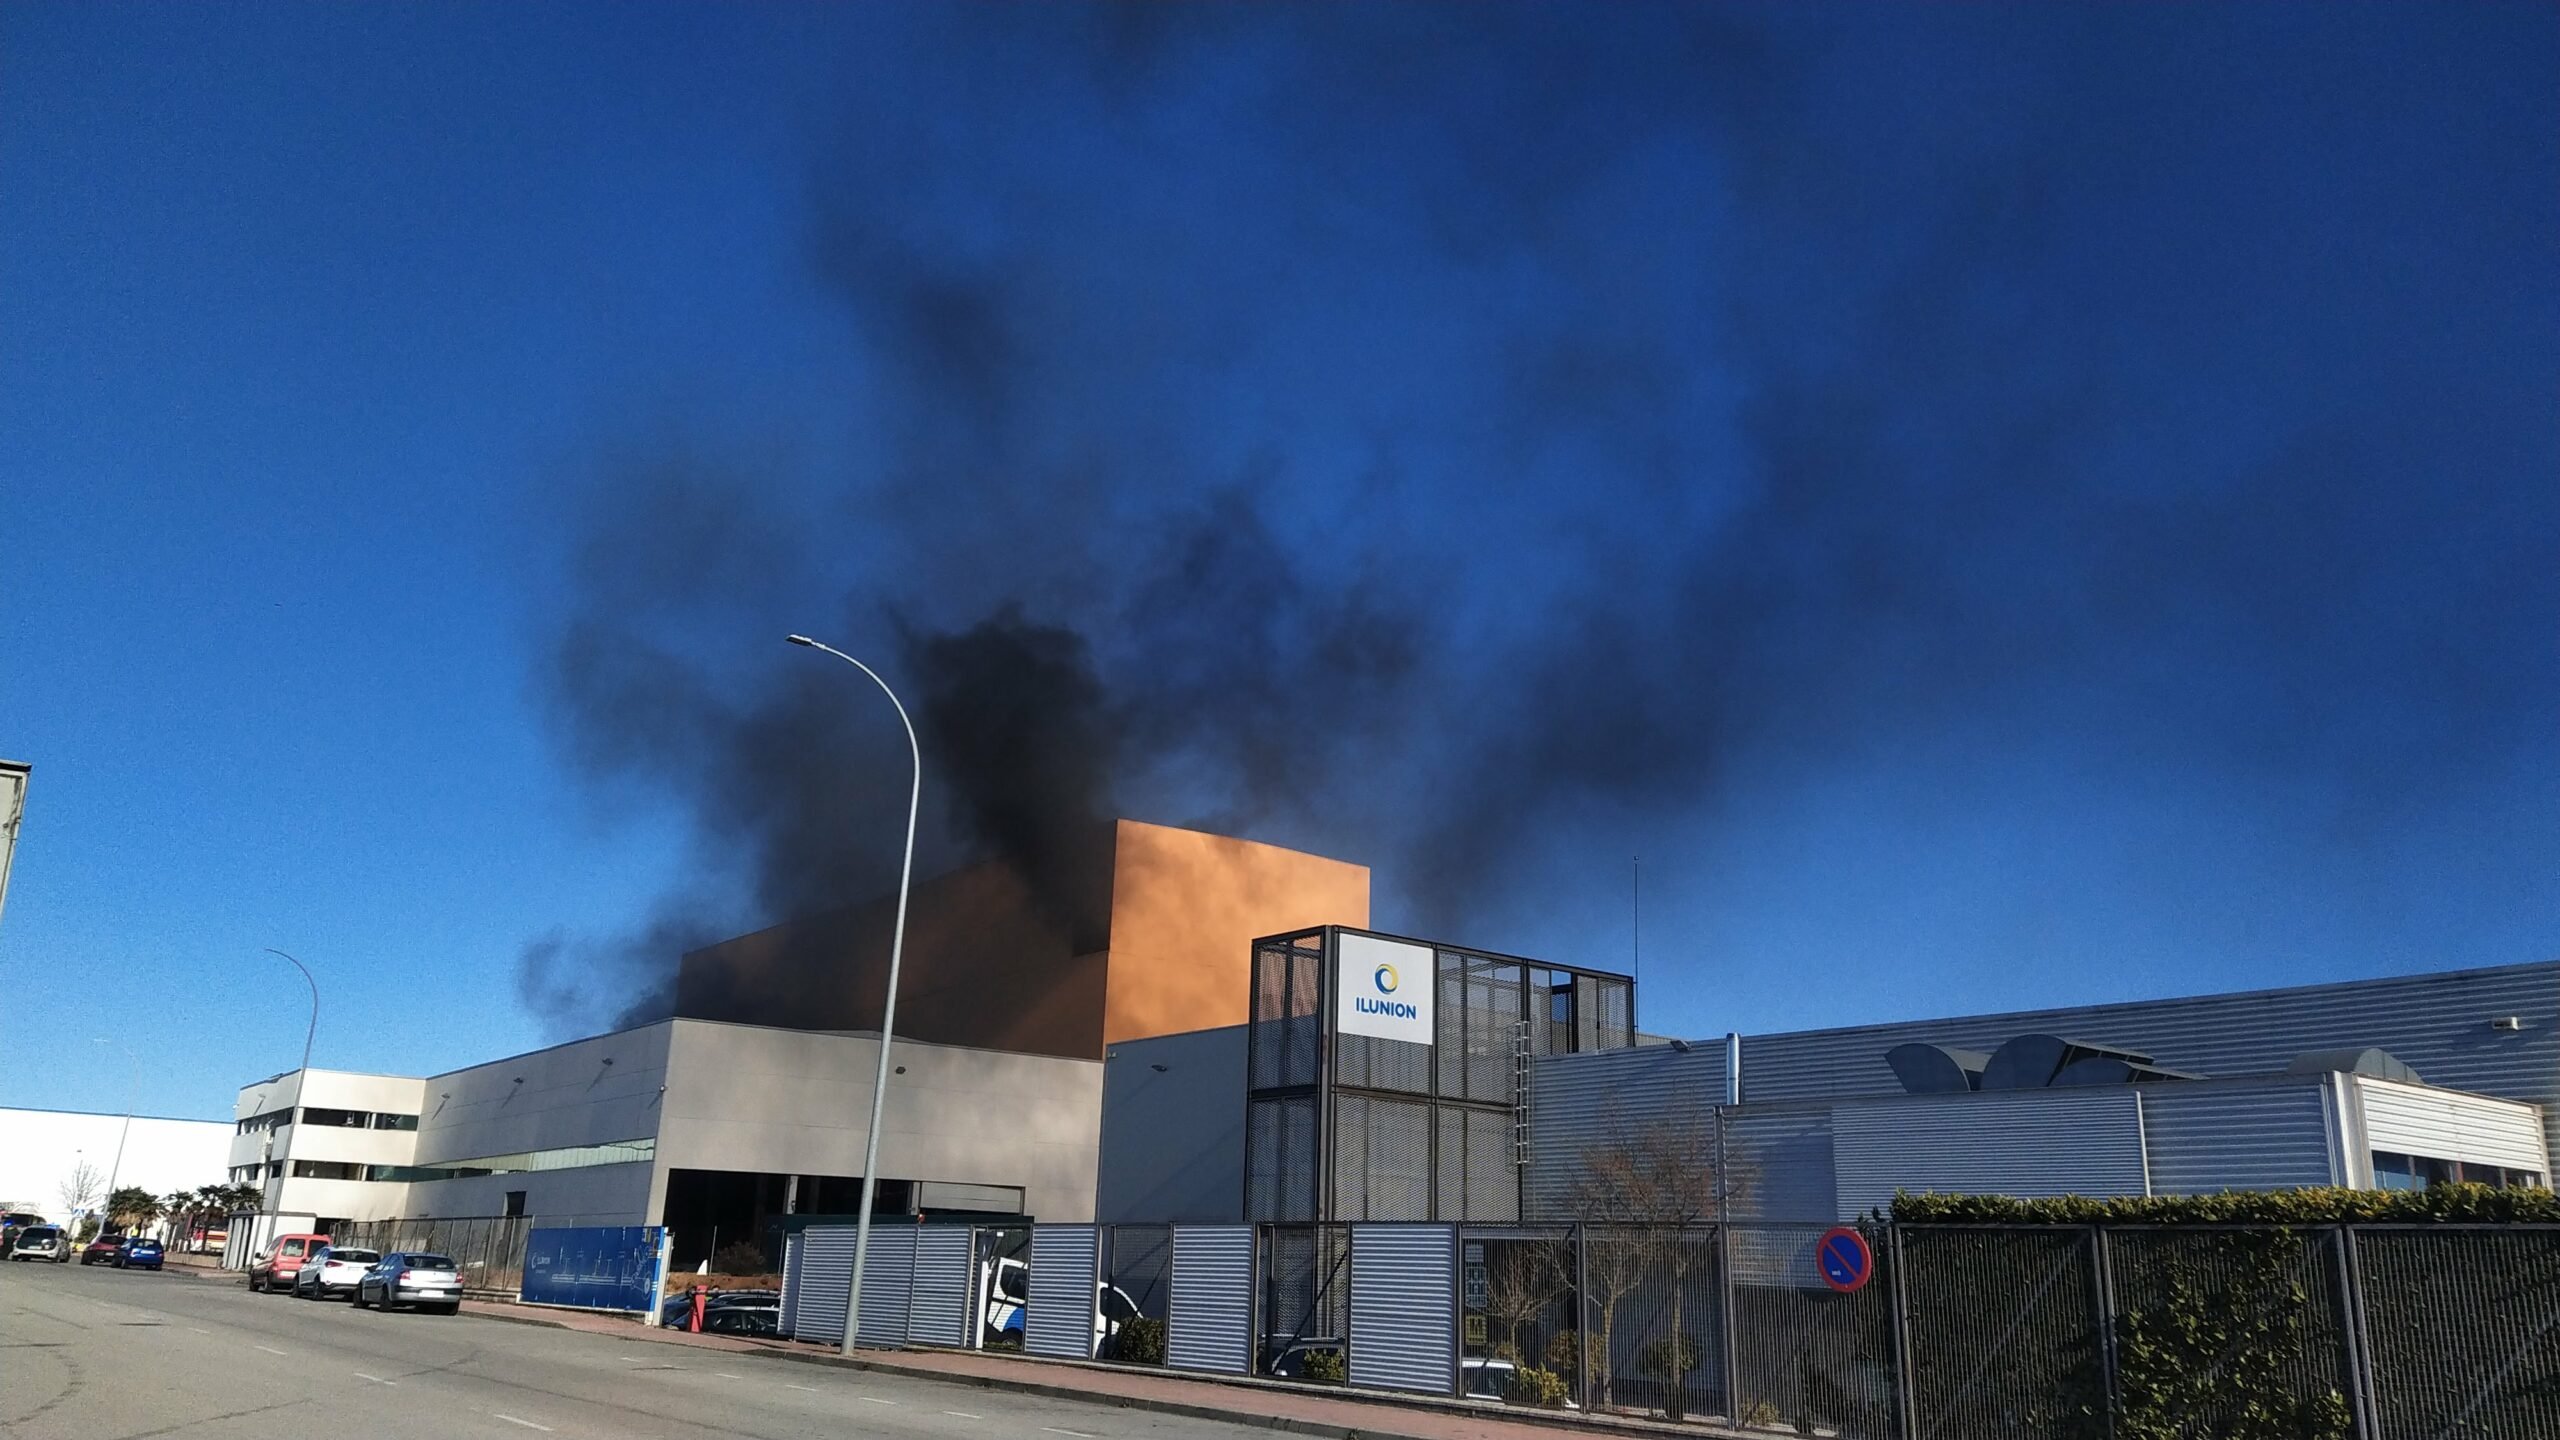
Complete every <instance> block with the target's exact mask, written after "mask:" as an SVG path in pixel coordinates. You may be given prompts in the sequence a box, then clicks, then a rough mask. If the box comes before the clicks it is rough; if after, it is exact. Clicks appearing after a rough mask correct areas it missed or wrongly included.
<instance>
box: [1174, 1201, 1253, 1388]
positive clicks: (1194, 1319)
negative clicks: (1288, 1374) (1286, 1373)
mask: <svg viewBox="0 0 2560 1440" xmlns="http://www.w3.org/2000/svg"><path fill="white" fill-rule="evenodd" d="M1166 1300H1167V1305H1166V1309H1167V1311H1168V1312H1169V1314H1168V1319H1167V1321H1166V1324H1165V1363H1166V1364H1167V1365H1169V1366H1171V1367H1172V1368H1174V1369H1176V1370H1201V1371H1207V1372H1209V1373H1211V1374H1217V1375H1245V1374H1250V1373H1252V1370H1253V1227H1252V1226H1250V1225H1183V1226H1177V1227H1176V1228H1175V1229H1174V1232H1173V1275H1172V1279H1171V1281H1170V1282H1169V1285H1168V1287H1167V1295H1166Z"/></svg>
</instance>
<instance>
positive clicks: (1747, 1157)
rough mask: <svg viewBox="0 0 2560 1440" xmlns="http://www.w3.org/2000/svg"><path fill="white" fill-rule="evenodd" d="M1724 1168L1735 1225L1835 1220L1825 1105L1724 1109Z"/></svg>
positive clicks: (1836, 1195) (1828, 1117)
mask: <svg viewBox="0 0 2560 1440" xmlns="http://www.w3.org/2000/svg"><path fill="white" fill-rule="evenodd" d="M1724 1167H1725V1184H1726V1186H1727V1188H1728V1190H1729V1192H1730V1195H1731V1201H1730V1206H1729V1208H1730V1209H1731V1210H1732V1216H1731V1218H1733V1219H1735V1220H1807V1221H1811V1220H1823V1221H1828V1220H1833V1219H1837V1218H1838V1216H1839V1206H1840V1195H1839V1184H1838V1181H1837V1179H1836V1178H1835V1176H1834V1174H1833V1171H1832V1163H1831V1107H1830V1106H1828V1105H1744V1106H1740V1107H1738V1108H1734V1109H1729V1110H1727V1111H1726V1112H1725V1115H1724Z"/></svg>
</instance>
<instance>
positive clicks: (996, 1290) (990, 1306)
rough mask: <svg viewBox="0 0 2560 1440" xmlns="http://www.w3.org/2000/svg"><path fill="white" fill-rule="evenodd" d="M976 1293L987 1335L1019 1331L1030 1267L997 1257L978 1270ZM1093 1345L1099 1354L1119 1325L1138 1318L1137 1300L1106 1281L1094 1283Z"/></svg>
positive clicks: (1028, 1289) (1026, 1302)
mask: <svg viewBox="0 0 2560 1440" xmlns="http://www.w3.org/2000/svg"><path fill="white" fill-rule="evenodd" d="M978 1286H979V1290H980V1293H982V1294H984V1295H985V1296H986V1297H987V1307H986V1326H987V1333H988V1334H989V1335H1013V1336H1019V1335H1021V1334H1022V1321H1023V1312H1024V1310H1025V1308H1026V1307H1028V1306H1029V1304H1030V1302H1031V1267H1030V1266H1029V1265H1028V1264H1026V1263H1024V1262H1023V1261H1020V1260H1013V1259H998V1260H996V1261H994V1262H992V1266H988V1265H981V1266H980V1267H979V1269H978ZM1093 1290H1094V1297H1093V1298H1094V1313H1093V1348H1094V1351H1095V1353H1096V1354H1099V1353H1101V1350H1102V1346H1103V1342H1105V1341H1107V1340H1109V1339H1110V1338H1111V1337H1112V1336H1114V1335H1117V1334H1119V1333H1120V1326H1121V1325H1122V1324H1123V1323H1124V1322H1126V1321H1130V1320H1134V1319H1136V1318H1138V1315H1139V1313H1140V1312H1139V1310H1138V1302H1137V1301H1135V1300H1132V1299H1130V1298H1129V1292H1128V1291H1126V1290H1123V1289H1121V1288H1120V1287H1119V1286H1117V1285H1114V1284H1111V1283H1110V1282H1108V1281H1096V1282H1095V1283H1094V1287H1093Z"/></svg>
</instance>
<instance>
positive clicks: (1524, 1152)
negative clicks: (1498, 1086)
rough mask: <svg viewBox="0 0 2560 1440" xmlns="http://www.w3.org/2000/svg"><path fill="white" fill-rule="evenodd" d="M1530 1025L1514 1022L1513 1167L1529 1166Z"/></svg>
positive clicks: (1512, 1053) (1512, 1068) (1512, 1074)
mask: <svg viewBox="0 0 2560 1440" xmlns="http://www.w3.org/2000/svg"><path fill="white" fill-rule="evenodd" d="M1530 1063H1531V1055H1530V1051H1529V1022H1528V1021H1526V1020H1515V1021H1513V1022H1511V1163H1512V1164H1514V1165H1526V1164H1528V1163H1529V1069H1530Z"/></svg>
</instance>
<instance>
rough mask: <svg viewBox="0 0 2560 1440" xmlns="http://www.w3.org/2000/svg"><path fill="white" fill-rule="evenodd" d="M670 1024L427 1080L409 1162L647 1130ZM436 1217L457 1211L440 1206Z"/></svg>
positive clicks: (652, 1127)
mask: <svg viewBox="0 0 2560 1440" xmlns="http://www.w3.org/2000/svg"><path fill="white" fill-rule="evenodd" d="M674 1023H675V1022H673V1021H660V1022H659V1023H657V1024H655V1025H643V1026H641V1027H640V1028H639V1029H636V1030H622V1031H617V1032H615V1033H614V1034H611V1035H598V1036H595V1037H593V1038H591V1039H586V1040H574V1041H571V1042H570V1043H568V1044H566V1045H554V1046H552V1047H551V1048H550V1049H547V1050H536V1051H533V1052H532V1053H530V1054H526V1055H515V1056H510V1057H509V1058H507V1059H504V1060H492V1061H490V1062H489V1063H488V1064H486V1065H475V1066H472V1067H471V1068H470V1069H468V1070H454V1071H450V1072H448V1073H446V1074H443V1075H437V1076H434V1077H432V1078H430V1079H428V1080H427V1081H426V1082H425V1084H424V1092H423V1093H424V1100H423V1105H424V1108H423V1109H422V1110H421V1111H420V1112H419V1118H418V1145H417V1152H416V1153H417V1159H416V1161H415V1162H414V1163H416V1164H419V1165H442V1164H446V1163H448V1162H452V1161H457V1160H472V1159H478V1158H481V1157H484V1156H490V1155H511V1154H515V1153H518V1152H520V1151H527V1150H557V1149H565V1148H567V1147H570V1146H574V1145H601V1144H604V1143H606V1142H608V1141H613V1140H639V1139H644V1138H647V1137H650V1136H654V1135H656V1134H657V1133H658V1116H659V1103H660V1091H661V1090H662V1089H663V1088H664V1087H665V1085H666V1082H667V1046H668V1037H669V1034H670V1032H671V1031H672V1029H673V1027H674ZM607 1061H611V1062H612V1063H611V1064H607V1063H605V1062H607ZM491 1178H493V1179H494V1178H503V1177H491ZM443 1183H451V1182H443ZM499 1188H500V1189H502V1190H517V1189H523V1188H524V1187H523V1186H522V1185H506V1186H501V1187H499ZM436 1213H438V1214H440V1215H441V1214H459V1213H461V1212H459V1211H450V1210H445V1209H443V1208H442V1207H441V1206H439V1208H438V1210H437V1212H436ZM480 1213H482V1214H495V1213H497V1212H496V1211H494V1210H487V1211H482V1212H480Z"/></svg>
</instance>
